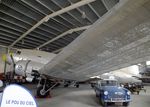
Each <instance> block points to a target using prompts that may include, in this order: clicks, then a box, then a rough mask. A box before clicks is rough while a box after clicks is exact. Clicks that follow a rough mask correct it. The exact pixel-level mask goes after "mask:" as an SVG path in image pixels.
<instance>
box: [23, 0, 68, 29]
mask: <svg viewBox="0 0 150 107" xmlns="http://www.w3.org/2000/svg"><path fill="white" fill-rule="evenodd" d="M21 1H22V2H24V3H25V4H27V5H28V6H30V7H32V8H33V9H35V10H37V11H38V12H40V13H42V14H44V15H45V16H47V14H45V13H43V12H42V11H41V10H39V9H38V8H36V7H33V6H32V5H31V4H29V3H28V2H27V1H25V0H21ZM52 19H53V20H55V21H56V22H58V23H60V24H61V25H63V26H65V27H68V28H69V26H67V25H65V24H63V23H62V22H59V21H58V20H56V19H54V18H53V17H52ZM43 24H44V25H46V26H48V27H50V26H49V25H48V24H45V23H43ZM53 29H55V28H53ZM55 30H57V31H59V30H58V29H55Z"/></svg>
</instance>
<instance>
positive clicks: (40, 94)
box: [37, 86, 49, 98]
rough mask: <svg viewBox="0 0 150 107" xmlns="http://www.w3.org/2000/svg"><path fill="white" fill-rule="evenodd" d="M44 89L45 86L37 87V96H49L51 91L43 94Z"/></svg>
mask: <svg viewBox="0 0 150 107" xmlns="http://www.w3.org/2000/svg"><path fill="white" fill-rule="evenodd" d="M42 89H43V86H40V87H39V88H38V89H37V96H38V97H40V98H45V97H47V96H48V95H49V92H47V93H44V94H43V93H41V91H42ZM46 89H47V88H46Z"/></svg>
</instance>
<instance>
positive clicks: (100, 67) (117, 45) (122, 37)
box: [40, 0, 150, 80]
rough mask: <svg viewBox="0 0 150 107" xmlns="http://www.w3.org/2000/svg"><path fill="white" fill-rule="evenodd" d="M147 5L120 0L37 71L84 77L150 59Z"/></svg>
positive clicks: (74, 78) (62, 75)
mask: <svg viewBox="0 0 150 107" xmlns="http://www.w3.org/2000/svg"><path fill="white" fill-rule="evenodd" d="M149 7H150V1H149V0H140V1H137V0H132V1H131V0H122V1H120V3H119V4H117V5H116V6H115V7H114V8H112V9H111V10H110V11H108V12H107V13H106V14H105V15H104V16H103V17H102V18H101V19H99V20H98V21H96V22H95V23H94V24H93V26H92V27H91V28H89V29H88V30H86V31H84V32H83V33H82V34H81V35H80V36H79V37H78V38H77V39H76V40H74V41H73V42H72V43H71V44H70V45H68V46H67V47H66V48H65V49H63V50H62V52H60V53H59V54H58V55H57V57H55V58H54V59H53V60H52V61H51V62H49V63H48V64H46V65H45V66H44V67H43V68H42V69H41V70H40V72H41V73H44V74H47V75H50V76H54V77H59V78H67V79H73V80H85V79H88V78H89V77H90V76H94V75H99V74H102V73H104V72H109V71H112V70H116V69H119V68H123V67H127V66H130V65H133V64H138V63H140V62H142V61H146V60H148V59H150V35H149V33H150V20H149V19H150V11H149Z"/></svg>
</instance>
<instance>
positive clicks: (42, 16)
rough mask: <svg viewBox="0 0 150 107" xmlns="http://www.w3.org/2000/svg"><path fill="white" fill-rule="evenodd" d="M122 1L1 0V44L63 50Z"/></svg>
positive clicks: (50, 50)
mask: <svg viewBox="0 0 150 107" xmlns="http://www.w3.org/2000/svg"><path fill="white" fill-rule="evenodd" d="M118 2H119V0H0V45H2V46H6V47H13V48H26V49H36V48H37V49H41V50H44V51H48V52H56V51H58V50H61V49H62V48H64V47H65V46H67V45H68V44H69V43H71V42H72V41H73V40H74V39H75V38H77V37H78V36H79V35H80V34H81V33H82V32H83V31H84V30H86V29H88V28H89V27H90V25H92V24H93V23H94V22H95V21H97V20H98V19H99V18H101V17H102V16H103V15H104V14H105V13H106V12H107V11H109V9H111V8H112V7H113V6H114V5H115V4H116V3H118Z"/></svg>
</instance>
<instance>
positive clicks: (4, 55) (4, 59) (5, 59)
mask: <svg viewBox="0 0 150 107" xmlns="http://www.w3.org/2000/svg"><path fill="white" fill-rule="evenodd" d="M2 60H3V61H4V62H5V61H7V56H6V54H3V55H2Z"/></svg>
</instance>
